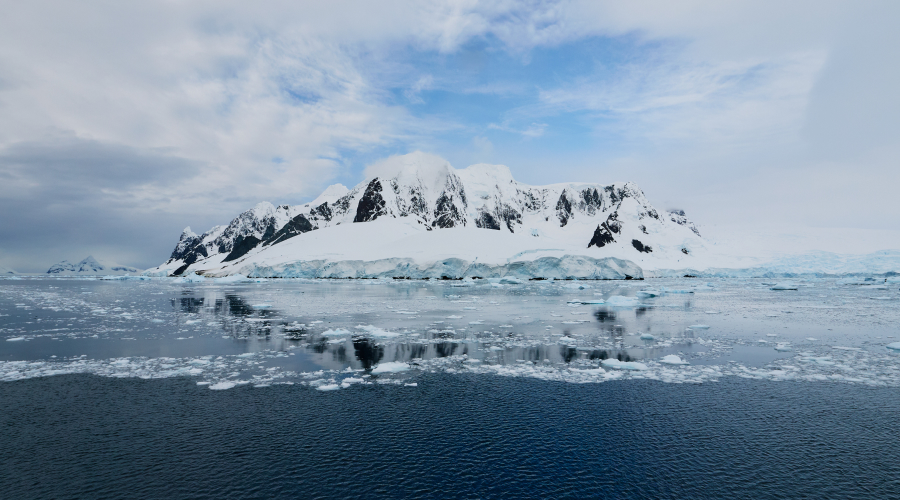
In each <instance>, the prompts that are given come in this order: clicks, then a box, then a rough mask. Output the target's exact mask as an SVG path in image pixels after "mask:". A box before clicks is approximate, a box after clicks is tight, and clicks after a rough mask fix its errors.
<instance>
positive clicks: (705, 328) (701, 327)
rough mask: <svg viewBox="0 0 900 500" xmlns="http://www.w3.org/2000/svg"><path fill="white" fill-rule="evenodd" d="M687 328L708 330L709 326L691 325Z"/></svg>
mask: <svg viewBox="0 0 900 500" xmlns="http://www.w3.org/2000/svg"><path fill="white" fill-rule="evenodd" d="M688 328H690V329H691V330H709V325H691V326H689V327H688Z"/></svg>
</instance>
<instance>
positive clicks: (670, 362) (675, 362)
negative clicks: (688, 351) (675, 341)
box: [659, 354, 690, 365]
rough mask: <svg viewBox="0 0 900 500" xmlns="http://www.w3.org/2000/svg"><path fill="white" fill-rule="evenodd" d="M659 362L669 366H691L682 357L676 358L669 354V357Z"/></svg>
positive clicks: (664, 357)
mask: <svg viewBox="0 0 900 500" xmlns="http://www.w3.org/2000/svg"><path fill="white" fill-rule="evenodd" d="M659 362H660V363H664V364H667V365H689V364H690V363H688V362H687V361H684V360H683V359H681V358H680V357H678V356H676V355H675V354H669V355H666V356H663V357H662V358H661V359H660V360H659Z"/></svg>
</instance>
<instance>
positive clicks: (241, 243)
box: [222, 235, 262, 262]
mask: <svg viewBox="0 0 900 500" xmlns="http://www.w3.org/2000/svg"><path fill="white" fill-rule="evenodd" d="M260 243H262V240H260V239H259V238H257V237H256V236H253V235H250V236H246V237H244V236H241V237H238V239H237V241H235V243H234V248H232V249H231V252H230V253H229V254H228V255H227V256H226V257H225V258H224V259H222V262H231V261H233V260H236V259H239V258H241V257H243V256H244V255H247V253H248V252H249V251H250V250H253V249H254V248H256V247H257V246H259V244H260Z"/></svg>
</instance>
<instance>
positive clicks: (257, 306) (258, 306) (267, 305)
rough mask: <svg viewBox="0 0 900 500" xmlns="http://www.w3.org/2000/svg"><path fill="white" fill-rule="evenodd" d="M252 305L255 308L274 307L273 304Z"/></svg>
mask: <svg viewBox="0 0 900 500" xmlns="http://www.w3.org/2000/svg"><path fill="white" fill-rule="evenodd" d="M250 307H252V308H254V309H270V308H271V307H272V304H253V305H252V306H250Z"/></svg>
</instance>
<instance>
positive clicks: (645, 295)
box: [637, 290, 662, 299]
mask: <svg viewBox="0 0 900 500" xmlns="http://www.w3.org/2000/svg"><path fill="white" fill-rule="evenodd" d="M660 295H662V292H660V291H659V290H641V291H639V292H638V293H637V296H638V297H640V298H642V299H649V298H653V297H659V296H660Z"/></svg>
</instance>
